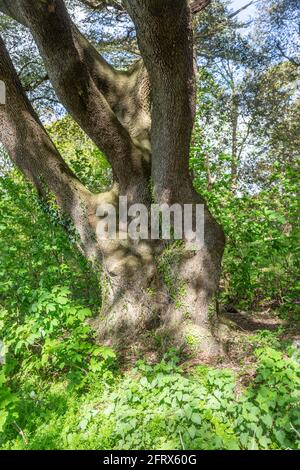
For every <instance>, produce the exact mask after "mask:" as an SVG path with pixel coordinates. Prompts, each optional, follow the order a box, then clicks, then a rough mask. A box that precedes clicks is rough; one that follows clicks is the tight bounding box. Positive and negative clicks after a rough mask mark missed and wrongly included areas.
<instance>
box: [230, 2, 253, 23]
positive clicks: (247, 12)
mask: <svg viewBox="0 0 300 470" xmlns="http://www.w3.org/2000/svg"><path fill="white" fill-rule="evenodd" d="M249 2H250V0H232V9H233V11H236V10H238V9H239V8H241V7H243V6H244V5H247V3H249ZM254 13H255V2H254V3H253V4H252V5H250V6H249V7H248V8H246V10H243V11H242V12H241V13H239V15H238V18H239V20H247V19H248V18H249V17H250V16H252V15H253V14H254Z"/></svg>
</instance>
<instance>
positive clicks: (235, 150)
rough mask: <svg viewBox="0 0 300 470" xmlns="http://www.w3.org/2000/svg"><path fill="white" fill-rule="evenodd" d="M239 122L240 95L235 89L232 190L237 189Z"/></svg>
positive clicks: (233, 93)
mask: <svg viewBox="0 0 300 470" xmlns="http://www.w3.org/2000/svg"><path fill="white" fill-rule="evenodd" d="M238 122H239V97H238V94H237V93H236V92H235V90H233V91H232V97H231V126H232V135H231V191H232V192H233V193H235V192H236V190H237V178H238Z"/></svg>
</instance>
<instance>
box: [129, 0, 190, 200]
mask: <svg viewBox="0 0 300 470" xmlns="http://www.w3.org/2000/svg"><path fill="white" fill-rule="evenodd" d="M124 4H125V6H126V8H127V9H128V11H129V13H130V15H131V18H132V19H133V22H134V23H135V26H136V30H137V38H138V44H139V48H140V51H141V54H142V57H143V60H144V63H145V66H146V68H147V70H148V74H149V77H150V82H151V90H152V94H153V102H152V123H153V124H152V129H151V145H152V179H153V183H154V189H155V192H156V195H157V197H158V199H160V200H165V199H168V200H172V199H174V200H175V199H176V198H177V197H178V193H179V191H181V193H182V189H183V187H184V186H185V185H186V186H189V185H190V174H189V166H188V159H189V144H190V139H191V132H192V127H193V122H194V112H195V66H194V65H195V64H194V57H193V35H192V24H191V23H192V22H191V16H190V8H189V5H188V2H187V0H165V1H163V2H161V1H160V0H126V1H124Z"/></svg>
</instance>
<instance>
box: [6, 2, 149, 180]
mask: <svg viewBox="0 0 300 470" xmlns="http://www.w3.org/2000/svg"><path fill="white" fill-rule="evenodd" d="M0 1H1V0H0ZM2 1H3V0H2ZM5 3H7V2H5ZM9 12H10V13H12V14H13V15H14V16H15V17H20V18H22V21H23V23H25V24H26V25H27V26H28V27H29V28H30V30H31V33H32V34H33V37H34V39H35V41H36V43H37V45H38V48H39V50H40V53H41V55H42V57H43V60H44V63H45V66H46V69H47V72H48V75H49V78H50V80H51V83H52V85H53V87H54V89H55V91H56V93H57V95H58V97H59V99H60V101H61V102H62V104H63V105H64V106H65V108H66V109H67V111H68V112H69V113H70V114H71V115H72V116H73V118H74V119H75V120H76V121H77V122H78V124H79V125H80V126H81V128H82V129H83V130H84V131H85V132H86V133H87V134H88V135H89V137H91V139H92V140H93V141H94V142H95V144H96V145H97V146H98V147H99V148H100V149H101V150H102V151H103V152H104V153H105V154H106V156H107V159H108V161H109V162H110V163H111V165H112V167H113V171H114V174H115V176H116V178H117V180H118V181H119V183H120V186H121V187H122V188H126V187H128V186H129V185H130V184H131V180H132V177H133V176H135V175H136V174H139V173H140V172H142V157H141V151H140V150H139V149H138V148H136V146H135V145H134V143H133V140H132V138H131V136H130V134H129V132H128V130H127V129H126V128H125V127H124V126H123V125H122V124H121V122H120V120H119V119H118V117H117V115H116V113H115V112H114V111H113V109H114V108H115V107H117V106H118V104H119V101H120V97H121V95H122V88H123V89H125V88H126V86H125V85H126V82H125V81H126V79H127V77H126V75H124V74H121V73H119V72H117V71H115V70H114V69H113V68H112V67H111V66H110V65H109V64H108V63H107V62H106V61H105V60H104V59H103V58H102V57H101V56H100V55H99V54H98V53H97V51H96V50H95V49H94V48H93V46H91V45H90V43H89V42H88V41H87V40H86V39H85V38H84V37H83V36H82V35H81V33H80V32H79V31H78V29H77V28H76V26H75V25H74V24H73V23H72V21H71V19H70V16H69V14H68V12H67V9H66V7H65V5H64V2H63V0H43V1H42V0H16V1H15V2H14V4H13V7H11V8H10V10H9Z"/></svg>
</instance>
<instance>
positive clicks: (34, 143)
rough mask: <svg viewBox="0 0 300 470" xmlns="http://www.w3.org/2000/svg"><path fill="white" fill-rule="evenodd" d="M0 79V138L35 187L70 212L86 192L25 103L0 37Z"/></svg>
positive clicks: (28, 105)
mask: <svg viewBox="0 0 300 470" xmlns="http://www.w3.org/2000/svg"><path fill="white" fill-rule="evenodd" d="M0 79H1V80H2V81H3V82H4V83H5V88H6V103H5V104H3V105H0V141H1V142H2V143H3V145H4V146H5V148H6V149H7V151H8V153H9V154H10V156H11V158H12V160H13V161H14V163H15V164H16V165H17V166H18V167H19V168H20V169H21V171H22V172H23V173H24V174H25V175H26V176H27V178H28V179H29V180H31V181H32V182H33V184H34V185H35V186H36V188H37V190H38V191H40V192H44V189H45V188H44V186H46V188H48V189H49V190H50V191H52V192H53V193H54V194H55V196H56V198H57V200H58V203H59V205H60V206H61V207H62V209H63V210H64V211H65V212H66V213H68V214H69V215H71V213H72V203H73V199H74V197H75V194H76V193H78V194H79V193H82V194H88V191H87V190H85V188H84V187H83V186H82V185H81V184H80V182H79V181H78V179H77V178H76V176H75V175H74V174H73V173H72V172H71V170H70V169H69V167H68V166H67V165H66V163H65V162H64V160H63V159H62V157H61V156H60V154H59V153H58V151H57V150H56V148H55V146H54V144H53V143H52V142H51V140H50V138H49V136H48V134H47V133H46V131H45V129H44V128H43V126H42V124H41V123H40V121H39V119H38V117H37V115H36V113H35V112H34V110H33V108H32V106H31V104H30V103H29V101H28V99H27V97H26V94H25V92H24V90H23V88H22V85H21V82H20V80H19V78H18V76H17V73H16V71H15V69H14V67H13V64H12V62H11V60H10V57H9V55H8V53H7V50H6V48H5V45H4V42H3V40H2V38H1V37H0Z"/></svg>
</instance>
